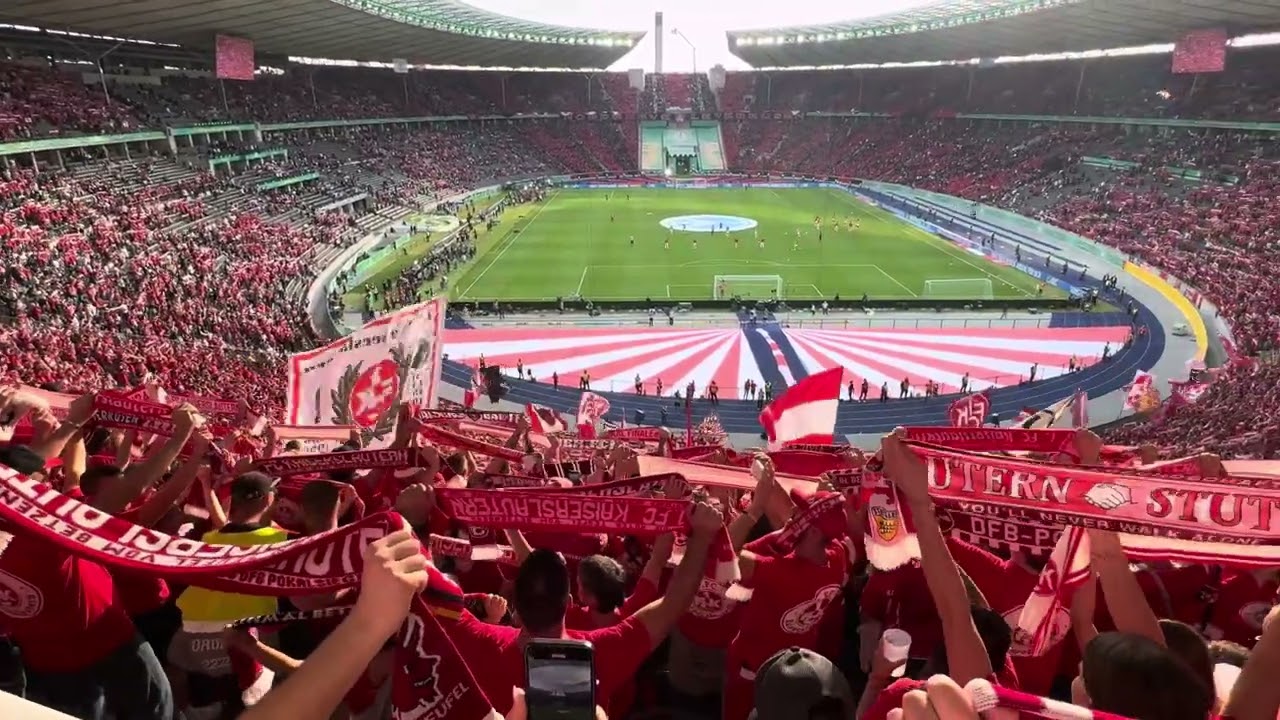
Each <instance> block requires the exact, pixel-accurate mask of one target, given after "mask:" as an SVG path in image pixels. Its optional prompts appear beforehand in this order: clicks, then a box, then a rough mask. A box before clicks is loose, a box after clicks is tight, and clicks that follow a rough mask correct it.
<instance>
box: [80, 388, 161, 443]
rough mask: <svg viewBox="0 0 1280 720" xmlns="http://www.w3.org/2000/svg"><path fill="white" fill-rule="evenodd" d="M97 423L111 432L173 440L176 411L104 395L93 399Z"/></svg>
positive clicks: (118, 396) (115, 395) (119, 395)
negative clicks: (116, 429)
mask: <svg viewBox="0 0 1280 720" xmlns="http://www.w3.org/2000/svg"><path fill="white" fill-rule="evenodd" d="M93 422H94V423H95V424H97V425H100V426H102V427H107V428H118V429H121V430H136V431H138V432H140V433H150V434H152V435H161V436H163V437H173V408H171V407H169V406H168V405H165V404H163V403H158V402H152V401H150V400H139V399H136V398H129V397H125V396H124V395H122V394H119V393H114V392H100V393H98V394H97V395H95V396H94V397H93Z"/></svg>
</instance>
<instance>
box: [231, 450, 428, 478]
mask: <svg viewBox="0 0 1280 720" xmlns="http://www.w3.org/2000/svg"><path fill="white" fill-rule="evenodd" d="M425 464H426V457H425V456H424V455H423V454H422V452H421V451H420V450H419V449H418V448H412V447H410V448H390V449H387V450H352V451H350V452H330V453H317V454H313V455H277V456H276V457H271V458H265V459H263V460H259V461H257V462H255V463H254V464H253V465H252V466H251V467H250V469H251V470H257V471H259V472H263V473H266V474H267V475H271V476H273V477H286V476H289V475H307V474H313V473H325V472H332V471H335V470H376V469H387V470H403V469H406V468H415V467H423V466H424V465H425Z"/></svg>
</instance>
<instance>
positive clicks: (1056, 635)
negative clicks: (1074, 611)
mask: <svg viewBox="0 0 1280 720" xmlns="http://www.w3.org/2000/svg"><path fill="white" fill-rule="evenodd" d="M1041 584H1043V578H1042V579H1041ZM1040 587H1041V586H1040V585H1038V586H1037V591H1038V590H1039V589H1040ZM1023 607H1024V606H1023V605H1019V606H1017V607H1015V608H1011V609H1010V610H1009V611H1008V612H1006V613H1004V621H1005V623H1007V624H1008V625H1009V629H1010V630H1012V631H1013V644H1012V645H1010V646H1009V654H1010V655H1014V656H1017V657H1029V656H1034V655H1036V654H1037V653H1035V652H1034V651H1033V649H1034V644H1035V638H1034V637H1033V635H1032V633H1031V632H1029V631H1027V630H1025V629H1023V628H1021V627H1019V626H1018V621H1019V619H1020V618H1021V617H1022V610H1023ZM1052 613H1053V617H1052V619H1048V622H1049V623H1051V624H1050V625H1049V626H1048V637H1047V639H1046V641H1045V643H1044V646H1045V647H1046V648H1050V647H1053V646H1054V645H1057V644H1058V643H1059V642H1060V641H1061V640H1062V639H1063V638H1065V637H1066V636H1067V633H1068V632H1069V631H1070V630H1071V613H1070V612H1069V611H1068V610H1067V609H1066V608H1064V607H1062V606H1061V605H1058V606H1056V607H1054V608H1053V610H1052Z"/></svg>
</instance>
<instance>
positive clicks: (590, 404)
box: [578, 391, 609, 440]
mask: <svg viewBox="0 0 1280 720" xmlns="http://www.w3.org/2000/svg"><path fill="white" fill-rule="evenodd" d="M607 412H609V401H608V400H606V399H605V398H603V397H601V396H600V395H597V394H595V393H593V392H590V391H587V392H584V393H582V399H581V400H579V401H578V437H580V438H584V439H587V440H590V439H592V438H594V437H595V436H596V422H597V421H598V420H599V419H600V418H602V417H604V415H605V413H607Z"/></svg>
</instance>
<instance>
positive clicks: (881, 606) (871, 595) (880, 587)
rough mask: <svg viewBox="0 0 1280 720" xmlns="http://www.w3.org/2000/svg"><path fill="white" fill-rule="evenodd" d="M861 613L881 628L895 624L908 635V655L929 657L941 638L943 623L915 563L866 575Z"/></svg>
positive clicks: (920, 571)
mask: <svg viewBox="0 0 1280 720" xmlns="http://www.w3.org/2000/svg"><path fill="white" fill-rule="evenodd" d="M861 605H862V617H863V619H868V620H875V621H876V622H878V623H880V624H881V625H882V626H883V627H884V629H886V630H888V629H890V628H897V629H899V630H904V631H906V632H907V634H909V635H910V636H911V657H913V658H924V659H928V658H930V657H933V651H934V648H936V647H937V646H938V643H941V642H942V623H941V622H940V621H939V620H938V609H937V607H936V606H934V604H933V595H931V594H929V585H928V584H927V583H926V582H925V579H924V570H923V569H922V568H921V567H920V565H919V564H917V563H911V564H909V565H903V566H902V567H899V568H894V569H893V570H889V571H886V572H875V573H871V575H870V576H869V577H868V578H867V584H866V587H864V588H863V590H862V600H861Z"/></svg>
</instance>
